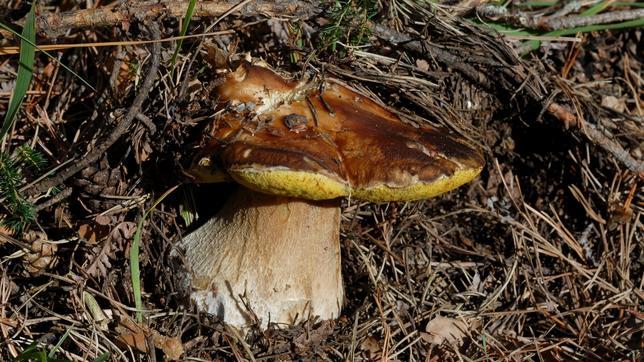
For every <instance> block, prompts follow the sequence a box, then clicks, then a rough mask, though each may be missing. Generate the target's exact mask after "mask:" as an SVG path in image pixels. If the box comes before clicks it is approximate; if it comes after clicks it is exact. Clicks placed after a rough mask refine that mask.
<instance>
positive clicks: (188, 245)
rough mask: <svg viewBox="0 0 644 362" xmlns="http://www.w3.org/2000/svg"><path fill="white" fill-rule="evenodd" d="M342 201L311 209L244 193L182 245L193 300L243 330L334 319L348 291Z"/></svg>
mask: <svg viewBox="0 0 644 362" xmlns="http://www.w3.org/2000/svg"><path fill="white" fill-rule="evenodd" d="M339 228H340V208H339V207H338V204H337V201H325V202H310V201H303V200H296V199H292V198H286V197H278V196H271V195H264V194H260V193H256V192H253V191H250V190H247V189H240V190H238V191H237V192H236V194H235V195H233V196H232V197H231V198H230V201H229V202H228V204H227V205H225V206H224V208H223V209H222V210H221V211H220V212H219V213H218V214H217V215H216V216H215V217H213V218H212V219H210V220H209V221H208V222H206V223H205V224H204V225H203V226H201V227H200V228H198V229H197V230H195V231H194V232H192V233H191V234H189V235H188V236H186V237H185V238H184V239H183V240H182V242H181V244H182V247H183V249H184V250H185V260H186V266H187V268H188V269H189V271H190V273H191V284H192V288H193V293H192V295H191V297H192V299H193V300H194V301H195V302H196V303H197V305H198V308H199V309H200V310H202V311H206V312H208V313H211V314H214V315H217V316H219V317H220V318H222V319H223V320H224V321H225V322H226V323H228V324H231V325H234V326H237V327H242V328H243V327H246V326H248V325H250V324H252V323H253V322H254V321H257V322H259V324H260V326H261V327H262V328H266V326H267V325H268V323H269V322H273V323H287V324H290V323H294V322H297V321H299V320H302V319H306V318H308V317H310V316H319V317H320V318H321V319H323V320H324V319H333V318H337V317H338V316H339V313H340V307H341V305H342V298H343V289H342V277H341V274H340V272H341V267H340V243H339Z"/></svg>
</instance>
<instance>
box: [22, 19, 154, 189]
mask: <svg viewBox="0 0 644 362" xmlns="http://www.w3.org/2000/svg"><path fill="white" fill-rule="evenodd" d="M148 28H149V29H150V33H151V35H152V38H153V39H155V40H156V39H159V38H160V30H159V26H158V25H157V24H156V23H151V24H150V25H148ZM160 59H161V43H160V42H156V43H152V56H151V61H150V68H149V69H148V72H147V74H146V76H145V79H144V80H143V82H142V84H141V87H140V88H139V91H138V93H137V94H136V97H135V98H134V101H133V102H132V105H131V106H130V108H129V110H128V112H127V114H125V116H123V117H122V118H121V119H120V120H119V121H118V124H117V125H116V127H114V129H113V130H112V132H111V133H110V134H109V135H108V136H107V138H106V139H105V140H103V141H102V142H101V143H100V144H99V145H98V146H97V147H96V148H94V149H93V150H92V151H90V152H89V154H87V155H86V156H85V157H83V159H82V160H80V161H79V162H77V163H74V164H72V165H71V166H69V167H68V168H66V169H65V170H63V171H61V172H60V173H59V174H57V175H56V176H54V177H52V178H49V179H45V180H43V181H41V182H40V183H38V184H36V185H34V186H33V188H31V189H30V190H29V192H30V193H31V194H38V193H40V192H43V191H45V190H47V189H49V188H51V187H54V186H57V185H59V184H61V183H63V182H64V181H65V180H67V179H68V178H70V177H72V176H73V175H75V174H76V173H78V172H80V171H81V170H83V169H84V168H86V167H87V166H89V165H90V164H92V163H93V162H95V161H96V160H98V159H99V158H101V157H102V156H103V155H104V154H105V152H106V151H107V150H108V149H109V148H110V147H111V146H112V145H113V144H114V143H115V142H116V141H117V140H118V139H119V138H121V136H123V134H125V132H126V131H127V130H128V128H129V127H130V125H132V121H133V120H134V118H135V117H136V116H137V115H138V114H139V112H140V110H141V106H142V105H143V102H145V100H146V99H147V98H148V94H149V93H150V89H152V86H153V85H154V81H155V80H156V79H157V72H158V70H159V64H160Z"/></svg>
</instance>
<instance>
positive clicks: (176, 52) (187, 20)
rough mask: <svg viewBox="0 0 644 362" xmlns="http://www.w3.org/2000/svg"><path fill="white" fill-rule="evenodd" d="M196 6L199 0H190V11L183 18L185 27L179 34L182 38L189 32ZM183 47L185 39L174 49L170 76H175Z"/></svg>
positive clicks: (187, 10)
mask: <svg viewBox="0 0 644 362" xmlns="http://www.w3.org/2000/svg"><path fill="white" fill-rule="evenodd" d="M195 5H197V0H190V3H188V9H186V16H185V17H184V18H183V26H181V33H180V34H179V35H180V36H185V35H186V32H188V26H189V25H190V20H191V19H192V16H193V15H194V13H195ZM182 45H183V39H179V41H178V42H177V47H176V48H175V49H174V53H173V54H172V59H171V60H170V64H171V66H170V74H174V66H175V64H176V63H177V56H178V55H179V50H181V46H182Z"/></svg>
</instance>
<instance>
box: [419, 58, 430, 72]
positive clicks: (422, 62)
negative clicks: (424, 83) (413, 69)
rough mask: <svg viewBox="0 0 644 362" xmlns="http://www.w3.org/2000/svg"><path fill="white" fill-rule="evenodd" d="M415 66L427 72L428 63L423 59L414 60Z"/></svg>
mask: <svg viewBox="0 0 644 362" xmlns="http://www.w3.org/2000/svg"><path fill="white" fill-rule="evenodd" d="M416 66H417V67H418V68H419V69H420V70H422V71H425V72H426V71H428V70H429V63H427V61H426V60H425V59H416Z"/></svg>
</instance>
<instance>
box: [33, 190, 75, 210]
mask: <svg viewBox="0 0 644 362" xmlns="http://www.w3.org/2000/svg"><path fill="white" fill-rule="evenodd" d="M71 194H72V188H71V187H66V188H64V189H63V190H62V191H60V192H59V193H57V194H56V195H54V196H53V197H52V198H51V199H49V200H47V201H45V202H43V203H42V204H39V205H37V206H36V211H40V210H43V209H46V208H48V207H50V206H53V205H56V204H57V203H59V202H61V201H63V200H65V199H66V198H68V197H69V196H71Z"/></svg>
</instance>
